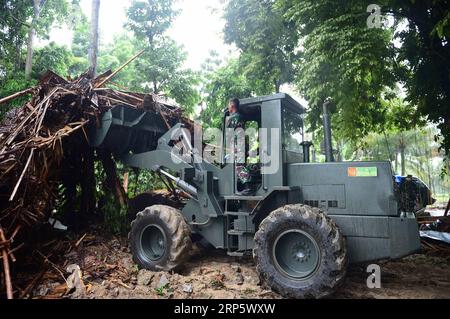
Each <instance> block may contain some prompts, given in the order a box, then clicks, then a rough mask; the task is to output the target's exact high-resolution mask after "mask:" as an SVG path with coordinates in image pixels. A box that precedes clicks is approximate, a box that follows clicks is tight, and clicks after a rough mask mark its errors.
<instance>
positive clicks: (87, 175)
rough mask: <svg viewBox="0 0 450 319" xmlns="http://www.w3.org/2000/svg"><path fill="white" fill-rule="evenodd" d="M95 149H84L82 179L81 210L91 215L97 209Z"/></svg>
mask: <svg viewBox="0 0 450 319" xmlns="http://www.w3.org/2000/svg"><path fill="white" fill-rule="evenodd" d="M94 161H95V158H94V151H93V150H92V149H91V148H89V147H86V148H85V149H84V150H83V162H82V168H81V169H82V176H83V177H82V179H81V206H80V212H81V213H82V214H84V215H85V216H86V215H89V214H92V213H93V212H94V210H95V167H94Z"/></svg>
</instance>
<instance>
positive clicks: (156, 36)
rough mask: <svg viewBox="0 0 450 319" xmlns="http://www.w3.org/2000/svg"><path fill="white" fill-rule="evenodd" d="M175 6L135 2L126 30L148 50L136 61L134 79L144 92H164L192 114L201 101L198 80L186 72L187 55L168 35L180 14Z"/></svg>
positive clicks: (153, 0) (161, 1) (159, 0)
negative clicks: (173, 22)
mask: <svg viewBox="0 0 450 319" xmlns="http://www.w3.org/2000/svg"><path fill="white" fill-rule="evenodd" d="M172 6H173V1H171V0H170V1H167V0H149V1H133V2H132V4H131V6H130V8H129V9H128V11H127V18H128V21H127V24H126V26H127V27H128V29H129V30H130V31H132V32H133V33H134V35H135V37H136V40H137V41H134V46H135V48H136V49H143V48H144V49H145V50H146V51H145V53H144V54H143V55H142V57H141V58H140V59H139V60H138V61H136V69H137V70H138V72H136V73H135V77H136V81H137V83H140V85H141V89H143V90H144V91H147V92H153V93H156V94H159V93H161V92H164V93H165V94H166V95H167V96H168V97H171V98H173V99H174V100H175V101H177V102H178V103H179V104H180V105H182V106H183V107H185V110H186V112H187V113H191V112H192V110H193V107H194V106H195V105H196V104H197V103H198V102H199V100H200V96H199V94H198V91H197V89H196V86H197V85H198V82H199V78H198V75H197V74H196V73H194V72H193V71H191V70H186V69H185V68H183V64H184V62H185V60H186V52H184V50H183V48H182V47H181V46H179V45H178V44H177V43H176V42H175V41H173V40H172V39H170V38H169V37H168V36H167V35H166V34H165V32H166V31H167V29H168V28H169V27H170V25H171V23H172V21H173V19H174V18H175V17H176V15H177V14H178V12H177V11H176V10H174V9H173V7H172Z"/></svg>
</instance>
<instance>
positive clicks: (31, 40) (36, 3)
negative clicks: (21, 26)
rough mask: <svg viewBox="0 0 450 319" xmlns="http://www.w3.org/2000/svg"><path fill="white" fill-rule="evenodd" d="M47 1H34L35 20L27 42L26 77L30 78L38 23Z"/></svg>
mask: <svg viewBox="0 0 450 319" xmlns="http://www.w3.org/2000/svg"><path fill="white" fill-rule="evenodd" d="M45 2H46V0H33V20H32V22H31V26H30V30H29V31H28V41H27V60H26V62H25V77H26V78H30V75H31V69H32V67H33V50H34V38H35V37H36V27H35V25H36V23H37V21H38V20H39V16H40V15H41V11H42V7H43V6H44V5H45Z"/></svg>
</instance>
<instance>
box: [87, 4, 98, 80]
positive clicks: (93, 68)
mask: <svg viewBox="0 0 450 319" xmlns="http://www.w3.org/2000/svg"><path fill="white" fill-rule="evenodd" d="M99 15H100V0H92V15H91V36H90V44H89V72H90V73H91V76H92V77H95V76H96V74H97V56H98V22H99Z"/></svg>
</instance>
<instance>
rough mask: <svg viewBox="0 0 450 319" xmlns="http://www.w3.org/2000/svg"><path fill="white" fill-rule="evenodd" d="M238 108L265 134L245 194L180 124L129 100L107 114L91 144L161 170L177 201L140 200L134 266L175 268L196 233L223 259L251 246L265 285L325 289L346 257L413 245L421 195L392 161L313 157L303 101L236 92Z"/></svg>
mask: <svg viewBox="0 0 450 319" xmlns="http://www.w3.org/2000/svg"><path fill="white" fill-rule="evenodd" d="M239 112H240V113H241V115H242V117H243V118H244V121H245V126H249V127H253V128H255V129H256V135H260V136H258V138H259V139H262V138H264V140H265V141H264V142H261V141H260V142H259V144H258V143H257V144H256V146H257V148H258V150H257V154H258V156H259V159H258V161H259V164H260V173H259V177H260V178H259V180H258V184H257V185H256V188H255V189H256V192H255V194H253V195H251V196H241V195H237V193H238V191H239V187H241V186H242V185H240V183H239V180H238V178H237V176H236V169H235V166H236V163H234V162H233V161H222V162H220V163H213V162H210V161H208V160H206V159H205V158H204V157H203V156H202V154H201V151H202V150H201V149H200V150H199V149H198V147H197V148H196V147H194V145H193V144H195V141H194V142H193V139H192V137H190V136H188V135H189V134H188V133H190V131H189V130H188V129H186V128H185V125H184V124H183V123H181V122H180V123H175V125H167V121H165V119H164V118H163V116H161V115H160V114H158V113H157V112H147V111H145V110H144V109H136V108H131V107H129V106H126V105H123V106H122V105H119V106H116V107H114V108H113V109H112V110H110V111H108V112H107V113H105V114H104V116H103V119H102V121H101V125H100V126H99V127H97V128H96V129H95V131H94V132H93V134H92V141H91V143H92V144H93V145H94V146H95V147H99V148H102V147H103V148H108V149H110V150H112V151H113V153H114V156H115V159H116V160H120V161H122V162H123V163H124V164H126V165H129V166H131V167H135V168H139V169H148V170H151V171H153V172H156V173H157V174H158V175H159V176H160V177H161V178H162V179H163V180H164V182H165V183H166V184H167V186H168V188H169V189H170V190H171V191H173V192H174V194H178V196H179V198H180V202H181V205H178V206H177V207H173V206H168V205H161V204H156V205H155V204H154V203H153V204H149V206H147V207H146V205H144V206H142V210H141V211H139V212H138V213H137V214H136V215H135V216H134V220H133V222H132V223H131V231H130V234H129V240H130V247H131V252H132V254H133V260H134V262H135V263H136V264H137V265H139V267H141V268H145V269H149V270H153V271H163V270H164V271H169V270H176V269H177V268H179V267H181V266H183V264H184V263H185V261H186V260H187V258H188V256H189V252H190V250H191V246H192V242H193V240H194V239H195V240H199V239H201V240H202V241H203V242H207V243H208V244H210V245H212V246H213V247H215V248H216V249H222V250H225V251H226V252H227V254H228V255H230V256H246V255H249V256H251V255H252V256H253V258H254V261H255V264H256V269H257V272H258V274H259V276H260V278H261V282H262V283H263V284H264V285H266V286H267V287H269V288H271V289H272V290H274V291H276V292H277V293H279V294H281V295H282V296H284V297H287V298H321V297H325V296H328V295H330V294H332V293H333V292H334V291H335V290H336V288H337V287H338V286H339V285H340V284H341V283H342V281H343V278H344V277H345V274H346V271H347V267H348V265H349V263H368V262H372V261H376V260H380V259H395V258H401V257H403V256H406V255H408V254H412V253H414V252H416V251H417V250H419V248H420V240H419V231H418V226H417V223H416V219H415V214H414V213H415V211H416V210H418V209H420V208H421V207H419V206H420V205H422V206H424V205H426V204H427V203H426V201H422V202H420V203H416V202H415V201H416V199H415V198H414V197H407V198H411V199H410V201H413V202H414V203H412V205H403V204H402V201H401V198H405V196H402V194H401V190H400V189H399V187H398V185H397V184H396V182H395V178H394V176H393V172H392V169H391V165H390V163H389V162H387V161H386V162H383V161H377V162H335V161H332V156H329V155H330V154H331V152H327V154H328V156H327V159H328V160H329V161H328V162H325V163H313V162H310V153H311V150H310V146H311V143H310V142H308V141H303V137H304V133H303V119H304V114H305V108H304V107H303V106H302V105H301V104H300V103H298V102H297V101H295V100H294V99H293V98H291V97H290V96H289V95H287V94H283V93H279V94H275V95H270V96H263V97H256V98H247V99H242V100H241V101H240V108H239ZM226 116H227V114H225V113H224V119H223V127H225V118H226ZM324 119H327V118H325V116H324ZM180 132H181V133H180ZM226 135H227V134H225V133H223V136H222V138H221V139H220V143H222V145H220V147H219V150H222V151H219V153H220V154H219V156H218V157H219V158H221V159H223V158H224V157H226V154H225V153H226V149H227V148H226V147H225V146H227V145H230V143H229V141H227V136H226ZM325 135H326V136H328V137H329V134H325ZM155 140H156V141H157V143H155ZM328 142H330V141H328ZM227 143H228V144H227ZM204 144H205V143H203V144H202V146H204ZM231 144H232V143H231ZM328 144H330V143H328ZM180 145H181V146H180ZM200 148H202V147H200ZM180 149H184V151H185V152H184V153H183V155H179V154H180ZM248 149H249V146H248V145H246V155H247V150H248ZM223 150H225V151H223ZM329 157H330V158H329ZM274 166H276V167H275V169H274ZM149 186H150V185H149ZM410 204H411V203H410ZM407 208H408V209H407Z"/></svg>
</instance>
